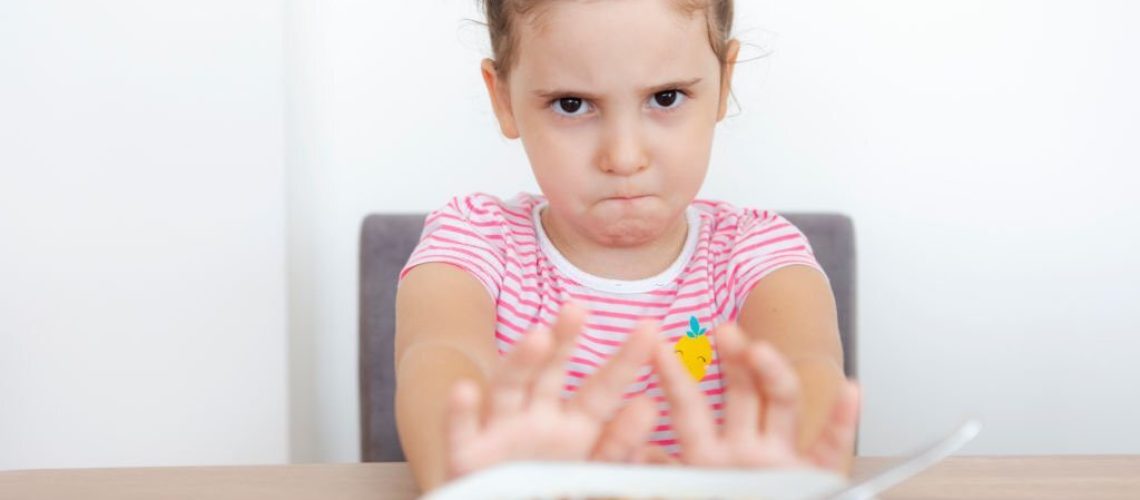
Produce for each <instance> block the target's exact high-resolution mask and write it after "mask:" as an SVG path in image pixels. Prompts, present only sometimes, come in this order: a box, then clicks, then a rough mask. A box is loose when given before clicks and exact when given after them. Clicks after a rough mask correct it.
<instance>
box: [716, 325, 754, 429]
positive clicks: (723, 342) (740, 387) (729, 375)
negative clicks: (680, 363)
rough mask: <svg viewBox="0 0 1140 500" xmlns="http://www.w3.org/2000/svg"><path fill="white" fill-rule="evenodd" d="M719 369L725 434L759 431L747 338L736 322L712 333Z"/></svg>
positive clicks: (722, 326)
mask: <svg viewBox="0 0 1140 500" xmlns="http://www.w3.org/2000/svg"><path fill="white" fill-rule="evenodd" d="M713 333H714V335H715V336H716V348H717V355H718V356H719V357H720V370H721V373H723V374H724V383H725V386H726V387H725V391H724V400H725V402H724V435H725V436H726V437H728V438H729V439H732V440H736V439H739V438H743V437H745V436H749V435H752V436H755V435H756V433H757V432H758V431H759V430H760V394H759V392H758V391H757V387H756V384H755V383H753V381H752V373H751V370H750V369H749V365H748V359H747V356H746V352H747V343H746V342H747V341H746V340H745V339H744V338H743V336H742V335H741V333H740V328H739V327H737V326H736V324H735V323H725V324H723V325H721V326H720V327H718V328H717V329H716V330H715V331H714V332H713Z"/></svg>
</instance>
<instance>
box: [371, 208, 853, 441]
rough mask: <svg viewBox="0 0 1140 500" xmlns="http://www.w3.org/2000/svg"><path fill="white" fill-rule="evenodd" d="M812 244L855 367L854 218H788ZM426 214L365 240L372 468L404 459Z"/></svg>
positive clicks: (394, 218) (376, 223)
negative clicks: (417, 264) (400, 394)
mask: <svg viewBox="0 0 1140 500" xmlns="http://www.w3.org/2000/svg"><path fill="white" fill-rule="evenodd" d="M781 215H783V216H784V217H786V218H787V219H788V220H789V221H791V222H792V223H793V224H795V225H796V226H797V227H799V228H800V230H801V231H803V232H804V234H806V235H807V237H808V240H809V241H811V244H812V249H813V250H814V251H815V256H816V259H817V260H818V261H819V263H820V265H822V266H823V269H824V270H825V271H826V272H827V275H828V277H829V279H830V280H831V287H832V291H833V292H834V293H835V303H836V307H837V308H838V313H839V331H840V336H841V339H842V342H843V349H844V362H845V364H846V366H845V369H846V372H847V376H848V377H854V376H855V373H856V370H855V368H856V366H855V360H856V356H855V354H856V353H855V349H856V343H855V338H856V337H855V333H856V332H855V235H854V228H853V226H852V223H851V219H849V218H847V217H846V216H843V215H838V214H827V213H784V214H781ZM424 218H425V215H424V214H372V215H369V216H368V217H366V218H365V219H364V225H363V228H362V231H361V235H360V332H359V335H360V346H359V347H360V351H359V356H360V359H359V362H360V367H359V368H360V424H361V434H360V436H361V458H362V460H363V461H365V462H394V461H403V460H404V452H403V449H401V447H400V439H399V437H398V436H397V434H396V411H395V395H396V373H395V360H394V359H393V350H394V345H393V344H394V342H393V339H394V337H395V317H396V314H395V308H396V282H397V277H398V275H399V273H400V270H401V269H403V267H404V264H405V263H407V261H408V256H410V255H411V253H412V250H414V249H415V246H416V244H417V243H418V242H419V238H420V233H421V232H422V231H423V223H424Z"/></svg>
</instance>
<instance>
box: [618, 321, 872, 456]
mask: <svg viewBox="0 0 1140 500" xmlns="http://www.w3.org/2000/svg"><path fill="white" fill-rule="evenodd" d="M716 333H717V351H718V354H719V355H720V356H721V359H720V367H721V370H722V371H723V373H724V381H725V386H726V387H725V405H724V425H722V426H720V428H718V426H717V425H716V422H715V420H714V418H713V414H712V411H711V410H710V408H709V405H708V403H707V401H706V400H705V395H704V394H703V393H701V391H700V390H699V389H698V388H697V386H696V384H694V383H693V381H692V379H691V378H690V377H689V376H688V374H687V373H686V372H685V369H684V368H683V367H682V366H681V365H680V363H679V362H678V360H677V358H676V355H675V354H674V352H673V349H671V348H669V347H668V346H661V347H660V348H659V349H658V351H657V352H656V353H655V358H654V363H655V365H656V368H657V373H658V377H659V378H660V379H661V384H662V390H663V391H664V392H665V395H666V399H667V400H668V402H669V406H670V414H671V416H672V426H673V431H674V432H675V433H676V435H677V440H678V442H679V444H680V445H681V452H680V456H678V457H676V458H674V457H670V456H668V455H667V454H665V453H664V452H663V451H662V450H661V449H660V448H657V447H655V446H653V445H649V446H650V447H652V448H655V449H652V448H649V449H644V450H642V451H640V452H639V456H641V457H642V460H645V461H651V462H666V463H676V462H680V463H682V464H686V465H696V466H707V467H741V468H744V467H748V468H752V467H797V466H807V467H817V468H823V469H828V470H832V471H835V472H838V473H841V474H846V470H845V467H846V465H847V462H848V460H849V458H850V457H851V455H852V451H853V447H854V441H855V431H856V425H857V421H858V416H859V388H858V385H857V384H856V383H855V382H853V381H845V382H844V383H843V384H842V385H841V386H840V391H839V396H838V398H837V401H836V402H835V404H834V406H833V410H832V413H831V416H830V418H829V420H828V422H827V423H826V424H825V425H824V428H823V431H822V432H821V434H820V436H819V438H818V439H817V440H816V441H815V443H814V444H812V445H811V446H810V447H808V448H807V449H806V450H800V449H799V448H798V446H797V444H796V442H797V438H798V436H799V432H798V431H799V427H798V424H799V405H800V383H799V379H798V377H797V376H796V373H795V371H794V370H793V369H792V366H791V365H790V364H789V363H788V361H787V360H786V359H785V358H784V357H783V356H782V355H781V354H780V353H779V352H777V351H776V349H775V348H773V347H772V346H771V345H770V344H768V343H765V342H762V341H760V342H748V341H747V340H746V339H745V338H744V336H743V334H742V333H741V332H740V329H739V327H737V326H736V325H735V324H734V323H726V324H724V325H721V327H720V328H718V331H717V332H716Z"/></svg>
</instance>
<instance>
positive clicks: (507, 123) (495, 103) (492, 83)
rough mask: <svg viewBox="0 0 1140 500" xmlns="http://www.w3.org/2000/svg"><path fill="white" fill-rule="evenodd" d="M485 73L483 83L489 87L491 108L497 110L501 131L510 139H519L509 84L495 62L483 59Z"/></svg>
mask: <svg viewBox="0 0 1140 500" xmlns="http://www.w3.org/2000/svg"><path fill="white" fill-rule="evenodd" d="M480 67H481V69H482V71H483V83H485V84H486V85H487V94H488V95H489V96H490V97H491V108H493V109H494V110H495V118H497V119H498V120H499V129H500V130H502V131H503V135H505V136H507V138H508V139H518V138H519V130H518V127H517V126H515V115H514V112H513V111H511V98H510V97H511V96H510V92H509V91H508V89H507V82H506V80H503V79H501V78H499V72H498V71H496V70H495V61H492V60H490V59H483V63H482V64H481V65H480Z"/></svg>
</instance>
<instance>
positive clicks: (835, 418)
mask: <svg viewBox="0 0 1140 500" xmlns="http://www.w3.org/2000/svg"><path fill="white" fill-rule="evenodd" d="M861 403H862V393H861V390H860V388H859V384H858V383H857V382H855V381H848V382H846V383H844V384H843V386H842V388H841V390H840V394H839V399H838V401H836V403H835V407H834V408H833V409H832V411H831V417H830V419H829V420H828V423H827V425H826V426H824V428H823V432H822V433H821V434H820V436H819V439H818V440H817V441H816V442H815V444H814V445H813V446H812V448H811V449H810V450H809V451H808V456H809V457H810V458H811V460H812V462H813V463H815V464H816V465H817V466H819V467H822V468H825V469H830V470H835V471H840V472H845V471H843V470H842V469H843V468H844V467H845V466H846V464H847V460H848V458H849V457H851V456H852V455H853V454H854V451H855V433H856V432H857V431H858V428H859V407H860V406H861Z"/></svg>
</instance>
